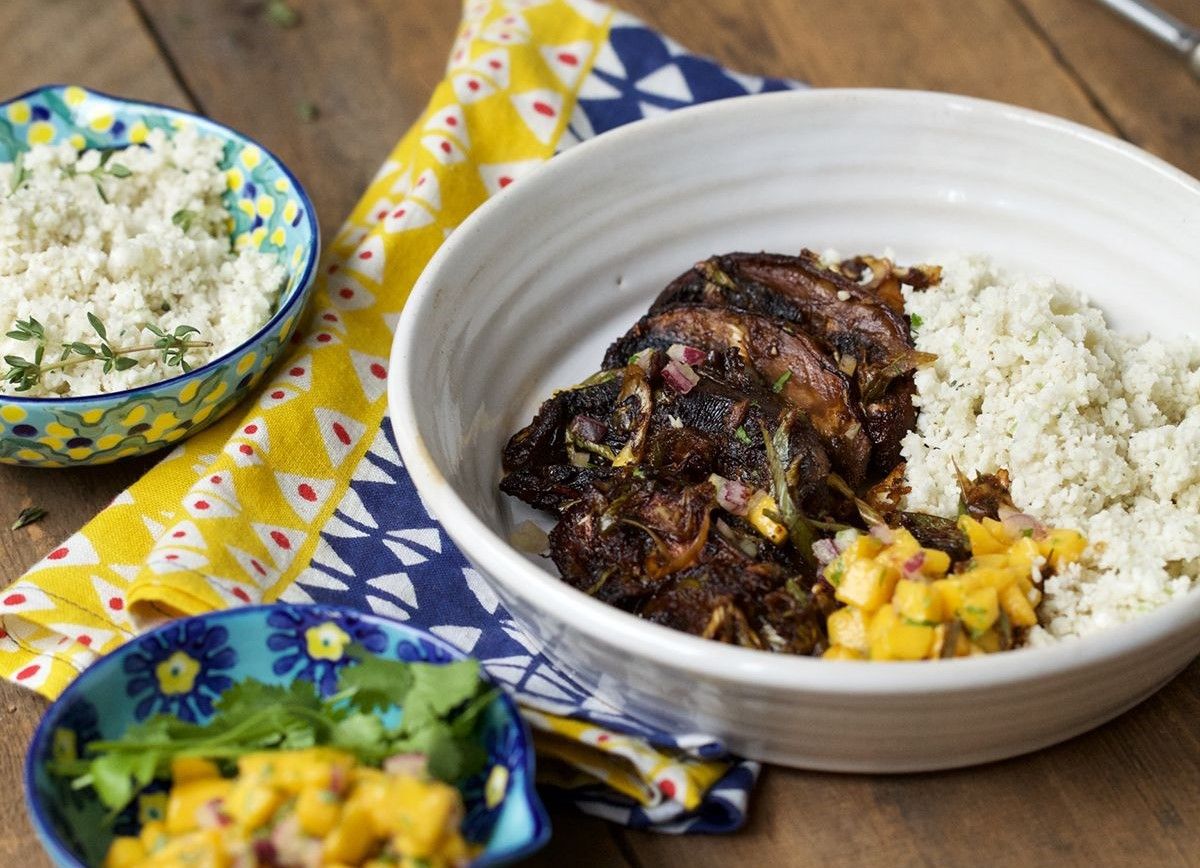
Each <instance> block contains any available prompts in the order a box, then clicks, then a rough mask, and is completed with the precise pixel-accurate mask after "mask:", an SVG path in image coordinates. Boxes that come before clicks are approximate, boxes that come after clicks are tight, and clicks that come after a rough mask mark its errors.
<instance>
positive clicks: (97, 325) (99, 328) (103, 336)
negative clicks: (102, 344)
mask: <svg viewBox="0 0 1200 868" xmlns="http://www.w3.org/2000/svg"><path fill="white" fill-rule="evenodd" d="M87 319H88V322H89V323H91V324H92V330H93V331H94V332H95V333H96V334H98V335H100V340H102V341H106V340H108V329H106V328H105V327H104V323H103V322H101V321H100V317H98V316H96V315H95V314H94V313H92V312H91V311H90V310H89V311H88V314H87Z"/></svg>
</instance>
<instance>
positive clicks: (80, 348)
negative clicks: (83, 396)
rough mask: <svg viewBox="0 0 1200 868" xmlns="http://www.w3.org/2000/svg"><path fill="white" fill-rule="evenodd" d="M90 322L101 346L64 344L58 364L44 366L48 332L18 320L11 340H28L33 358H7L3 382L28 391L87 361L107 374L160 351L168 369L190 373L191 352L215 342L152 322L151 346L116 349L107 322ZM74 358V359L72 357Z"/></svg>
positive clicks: (185, 327) (187, 329) (90, 316)
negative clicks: (99, 365)
mask: <svg viewBox="0 0 1200 868" xmlns="http://www.w3.org/2000/svg"><path fill="white" fill-rule="evenodd" d="M87 318H88V322H89V323H91V326H92V330H93V331H95V332H96V334H97V336H98V337H99V338H100V342H99V343H98V344H88V343H84V342H82V341H74V342H72V343H67V344H63V346H62V353H61V355H60V356H59V359H58V361H57V362H52V363H50V364H45V363H44V362H43V358H44V356H45V353H46V332H45V328H44V327H43V326H42V324H41V323H40V322H38V321H37V320H36V319H34V318H33V317H30V318H29V319H27V320H17V321H16V322H15V323H13V327H12V330H11V331H9V332H8V333H7V334H8V337H10V338H12V339H13V340H15V341H29V342H32V343H33V344H34V345H35V346H34V351H33V358H32V359H27V358H25V357H24V356H17V355H7V356H5V357H4V361H5V362H6V363H7V364H8V370H7V371H5V372H4V380H6V381H7V382H10V383H15V384H16V391H18V392H27V391H29V390H30V389H32V388H33V387H34V386H36V385H37V384H38V383H39V382H41V379H42V377H43V376H44V375H45V374H46V373H47V372H49V371H54V370H62V369H64V368H69V367H71V366H73V365H79V364H83V363H84V362H102V363H103V365H104V373H106V374H107V373H109V372H110V371H114V370H116V371H127V370H129V369H130V368H132V367H135V366H136V365H137V363H138V361H137V359H135V358H132V356H134V355H136V354H139V353H148V352H155V351H157V352H159V353H161V354H162V360H163V364H165V365H166V366H167V367H169V368H182V369H183V370H184V371H190V370H191V369H192V366H191V365H189V364H188V362H187V360H186V359H185V358H184V356H185V354H186V353H187V351H188V350H192V349H199V348H202V347H211V346H212V341H205V340H195V339H193V336H194V335H198V334H200V330H199V329H198V328H196V327H195V326H190V325H181V326H176V327H175V330H174V331H172V332H166V331H163V330H162V329H161V328H159V327H158V326H156V325H154V324H153V323H143V324H142V328H143V329H145V330H146V331H149V332H150V333H151V334H153V335H154V336H155V338H156V340H154V341H153V342H152V343H143V344H135V345H132V346H114V345H113V344H112V343H111V342H110V341H109V339H108V330H107V329H106V328H105V326H104V323H103V322H102V321H101V320H100V318H99V317H98V316H96V315H95V314H94V313H91V312H90V311H89V312H88V315H87ZM72 356H74V357H75V358H72Z"/></svg>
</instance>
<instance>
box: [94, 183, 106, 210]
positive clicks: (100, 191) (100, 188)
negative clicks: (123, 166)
mask: <svg viewBox="0 0 1200 868" xmlns="http://www.w3.org/2000/svg"><path fill="white" fill-rule="evenodd" d="M96 194H97V195H99V197H100V201H101V202H103V203H104V204H105V205H107V204H108V194H106V193H105V192H104V187H103V186H102V185H101V184H100V181H99V179H97V180H96Z"/></svg>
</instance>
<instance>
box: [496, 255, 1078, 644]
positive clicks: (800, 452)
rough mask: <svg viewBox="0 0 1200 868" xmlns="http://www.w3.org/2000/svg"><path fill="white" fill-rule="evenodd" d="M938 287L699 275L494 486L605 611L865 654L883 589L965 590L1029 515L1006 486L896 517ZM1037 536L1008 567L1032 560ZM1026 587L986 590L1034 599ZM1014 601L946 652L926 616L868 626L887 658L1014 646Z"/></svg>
mask: <svg viewBox="0 0 1200 868" xmlns="http://www.w3.org/2000/svg"><path fill="white" fill-rule="evenodd" d="M939 276H940V273H939V270H938V269H936V268H927V267H919V268H913V269H907V270H903V269H898V268H896V267H895V266H893V265H892V263H891V262H889V261H888V260H885V259H877V258H872V257H857V258H855V259H850V260H846V261H844V262H841V263H839V264H836V265H827V264H824V263H822V262H821V260H820V259H819V258H818V257H817V256H816V255H815V254H813V253H812V252H810V251H807V250H805V251H803V252H802V253H801V254H800V255H799V256H784V255H777V254H768V253H731V254H727V255H724V256H715V257H712V258H710V259H707V260H705V261H703V262H700V263H698V264H697V265H696V266H694V267H693V268H692V269H690V270H689V271H687V272H686V273H684V274H683V275H681V276H680V277H678V278H676V279H675V280H674V281H672V282H671V283H670V284H669V285H668V286H667V287H666V288H665V289H664V290H663V292H662V293H661V294H660V295H659V296H658V298H657V300H656V301H655V302H654V304H653V305H652V306H651V308H650V310H649V312H648V313H647V314H646V316H644V317H642V319H641V320H639V321H638V322H637V323H636V324H635V325H634V326H633V327H632V328H631V329H630V330H629V331H628V332H627V333H626V334H625V335H623V336H622V337H620V338H619V339H617V340H616V341H615V342H614V343H613V344H612V345H611V346H610V347H609V349H608V351H607V352H606V354H605V356H604V359H603V363H602V364H603V367H602V370H601V371H600V372H599V373H597V374H595V375H593V376H592V377H590V378H589V379H588V380H586V381H584V382H583V383H580V384H579V385H578V386H575V387H573V388H569V389H565V390H562V391H560V392H558V393H556V394H555V395H553V396H552V397H551V398H549V399H548V400H547V401H545V402H544V403H543V404H542V406H541V407H540V408H539V410H538V412H537V414H536V416H535V417H534V419H533V420H532V422H531V423H530V424H529V425H527V426H526V427H525V428H523V429H522V430H521V431H519V432H517V433H516V434H515V435H514V436H513V437H512V438H511V439H510V440H509V442H508V444H507V445H506V447H505V449H504V453H503V466H504V478H503V479H502V481H501V483H500V488H501V490H502V491H504V492H506V493H508V494H510V495H513V496H515V497H518V498H520V499H521V500H523V501H525V502H526V503H529V504H530V505H532V506H534V507H536V508H538V509H542V510H546V511H548V512H550V513H552V514H554V515H555V516H557V517H558V523H557V524H556V526H555V527H554V529H553V530H552V531H551V533H550V535H549V538H548V550H549V556H550V558H551V559H552V560H553V561H554V563H555V565H556V566H557V567H558V570H559V572H560V574H561V575H562V577H563V579H564V580H565V581H566V582H568V583H569V584H571V585H573V586H574V587H576V588H578V589H580V590H581V591H583V592H585V593H587V594H590V595H592V596H595V597H597V598H598V599H600V600H603V601H604V602H606V603H609V604H611V605H614V606H617V607H619V608H622V609H624V610H626V611H628V612H632V613H634V614H637V615H639V616H640V617H643V618H645V619H647V620H650V621H654V622H656V623H660V624H664V625H666V626H670V627H673V628H675V629H679V630H683V631H686V632H689V633H693V634H695V635H698V636H702V637H705V638H709V639H715V640H719V641H724V642H729V643H733V644H738V645H743V646H746V647H750V648H757V649H766V650H772V651H778V652H785V653H794V654H825V655H826V656H854V655H856V654H857V655H859V656H863V655H864V654H865V651H863V650H861V649H862V648H865V645H863V646H861V648H860V646H859V645H854V646H853V647H852V646H851V644H847V643H851V639H849V638H847V637H849V636H851V635H852V634H853V635H855V636H858V639H855V640H854V641H855V642H857V641H859V640H861V642H862V643H865V642H866V629H867V628H866V625H865V622H862V619H863V618H865V617H866V615H865V614H864V613H870V612H873V611H875V609H878V608H879V606H880V601H879V600H877V599H875V597H877V596H878V594H879V593H880V591H879V588H881V587H883V586H885V585H889V583H890V587H891V588H900V587H903V586H904V583H905V582H909V581H913V582H916V581H917V579H918V578H919V579H920V581H921V582H922V583H924V584H928V583H930V582H933V581H935V580H941V581H944V582H950V583H951V584H953V585H954V587H956V588H957V587H958V585H957V584H955V583H961V582H960V580H959V579H958V578H952V577H953V576H957V575H958V574H959V573H960V572H963V571H966V572H967V573H971V571H972V570H974V569H975V566H976V565H977V558H976V557H975V556H976V555H978V554H979V552H980V550H979V548H978V546H979V545H981V544H984V541H982V537H980V535H979V529H980V528H983V527H984V526H985V524H986V523H987V522H992V523H993V524H995V525H996V526H998V527H1000V526H1004V527H1007V525H1009V524H1020V523H1022V522H1023V523H1024V525H1023V526H1024V527H1025V529H1028V526H1029V522H1032V521H1033V520H1032V519H1030V518H1029V517H1027V516H1019V514H1016V511H1015V509H1014V508H1013V507H1012V505H1011V500H1008V498H1007V491H1008V479H1007V477H1006V476H1005V475H1003V474H997V475H996V476H994V477H981V478H979V479H976V480H974V481H969V480H967V479H965V478H963V479H961V480H960V482H961V487H962V494H963V503H964V506H963V511H964V515H963V516H962V517H961V518H959V519H958V520H956V519H948V518H943V517H939V516H932V515H924V514H919V513H908V512H904V511H903V510H902V509H901V503H902V501H903V495H904V493H905V489H904V487H903V486H904V470H903V465H902V464H901V463H900V444H901V440H902V439H903V438H904V436H905V435H906V434H907V433H908V432H909V431H910V430H911V429H912V427H913V425H914V424H915V420H916V410H915V408H914V407H913V402H912V396H913V394H914V387H913V377H912V374H913V371H914V370H915V369H916V368H917V367H919V366H921V365H924V364H928V363H929V362H930V361H932V358H933V357H931V356H929V355H927V354H924V353H920V352H918V351H917V350H916V349H915V348H914V346H913V340H912V336H911V331H910V327H909V322H908V318H907V317H906V316H905V315H904V307H903V305H904V301H903V295H902V293H901V291H900V287H901V284H907V285H909V286H910V287H913V288H914V289H925V288H927V287H930V286H934V285H936V283H937V282H938V280H939ZM971 522H973V524H972V523H971ZM981 522H983V524H981ZM1033 526H1034V527H1036V528H1038V529H1039V530H1038V532H1039V533H1042V532H1044V531H1045V529H1044V528H1040V526H1038V525H1036V522H1035V523H1034V525H1033ZM1005 532H1007V531H1005ZM996 533H997V534H1000V535H1001V536H1002V535H1003V534H1002V533H1001V531H996ZM1055 533H1057V531H1056V532H1055ZM997 538H999V537H997ZM1039 544H1040V543H1039ZM1031 545H1033V543H1022V544H1019V545H1016V548H1019V549H1020V551H1021V552H1022V554H1020V555H1019V556H1018V555H1013V557H1015V558H1017V561H1018V562H1020V563H1024V562H1023V561H1020V558H1021V557H1027V558H1032V557H1033V555H1031V554H1029V552H1030V551H1031V549H1030V546H1031ZM1016 548H1014V551H1015V550H1016ZM1004 550H1005V551H1007V549H1004ZM1006 557H1007V556H1006ZM893 561H895V564H893V563H892V562H893ZM993 561H996V558H995V557H993V559H992V561H989V562H987V563H989V564H991V566H992V567H995V563H993ZM1030 562H1031V563H1032V561H1030ZM978 563H983V561H978ZM1006 563H1007V561H1006ZM856 564H857V565H856ZM931 570H932V571H933V572H931ZM938 570H940V572H938ZM843 573H848V574H849V577H848V578H847V579H846V581H845V582H843ZM885 575H886V576H888V577H890V578H888V579H886V580H884V579H881V578H880V577H881V576H885ZM971 575H974V573H971ZM997 575H999V574H997ZM1004 575H1007V574H1004ZM1014 576H1016V577H1015V578H1012V581H1010V582H1008V583H1007V584H1003V587H1002V590H1001V591H997V590H995V589H992V590H991V591H989V592H987V593H991V594H992V595H993V596H995V595H996V594H998V593H1001V592H1003V593H1005V594H1009V596H1010V597H1011V595H1012V594H1017V593H1024V591H1018V590H1013V588H1023V587H1024V586H1023V585H1019V584H1018V582H1017V578H1019V577H1020V576H1019V571H1018V572H1017V573H1014ZM871 577H874V578H871ZM938 577H942V578H941V579H939V578H938ZM1003 577H1004V576H1003V575H1002V576H1001V578H1003ZM964 581H965V580H964ZM994 582H995V583H1000V579H994ZM1010 586H1011V587H1010ZM964 587H965V586H964ZM1010 591H1011V594H1010ZM1035 592H1036V593H1037V594H1038V595H1040V588H1034V587H1033V586H1032V585H1031V586H1030V589H1029V596H1030V598H1031V599H1032V596H1033V595H1034V593H1035ZM897 593H898V594H899V593H900V592H899V591H897ZM905 593H910V592H909V591H907V590H906V591H905ZM964 593H965V592H964ZM971 593H974V590H972V591H971ZM987 593H984V596H985V597H986V596H987ZM889 594H890V591H889ZM856 595H858V596H856ZM989 599H990V598H989ZM970 601H971V606H972V609H971V611H972V612H974V611H975V609H977V608H978V606H977V605H976V603H978V602H979V601H978V600H976V598H975V597H974V596H972V597H971V598H970ZM1009 604H1011V605H1009V608H1011V609H1012V611H1013V613H1014V614H1013V615H1012V616H1011V617H1009V616H1008V615H1007V614H1005V619H1007V620H1005V619H999V618H997V619H993V621H989V622H987V624H986V626H985V627H981V625H982V624H983V623H984V622H983V621H981V620H979V619H976V621H973V622H971V623H970V624H968V623H967V620H964V619H969V618H971V617H974V616H973V615H962V617H961V618H960V617H959V616H958V614H955V613H953V612H952V613H951V615H950V616H948V620H946V621H945V622H944V623H939V624H938V625H937V630H938V631H940V633H938V636H939V637H940V638H939V639H938V640H937V642H936V643H935V640H934V638H932V637H933V633H932V632H930V631H933V630H934V622H933V621H932V620H931V621H928V622H922V623H921V624H920V625H918V627H919V629H917V631H916V633H913V630H910V629H909V628H910V626H911V625H910V624H909V623H908V621H907V620H906V621H902V622H896V623H894V624H893V623H890V622H889V624H886V625H883V626H882V627H881V628H880V630H879V631H876V633H877V634H878V636H877V638H878V642H879V643H882V644H881V647H883V649H884V650H883V652H881V653H883V654H884V656H890V657H904V656H905V655H907V656H909V657H912V656H953V655H955V654H961V653H975V651H976V650H978V649H979V648H981V647H983V646H984V645H987V646H988V648H985V649H984V650H999V649H1002V648H1005V647H1011V646H1012V645H1013V644H1014V643H1016V642H1019V641H1020V637H1021V630H1022V629H1024V627H1026V626H1028V624H1027V622H1028V613H1026V612H1025V610H1024V609H1021V608H1020V605H1019V601H1018V600H1017V599H1016V598H1015V597H1013V598H1012V599H1010V600H1009ZM899 605H900V604H899V603H896V606H899ZM964 605H965V604H964ZM997 605H998V604H997ZM1006 605H1008V604H1006ZM1031 605H1035V603H1032V602H1029V601H1027V602H1026V606H1027V607H1028V606H1031ZM872 606H874V607H875V608H872ZM886 608H887V609H888V611H889V612H892V611H893V607H892V606H891V605H889V606H887V607H886ZM985 608H986V606H985ZM955 611H957V610H955ZM1005 612H1006V613H1007V612H1008V609H1006V610H1005ZM910 614H913V613H910ZM916 614H920V613H916ZM926 614H927V615H929V613H926ZM851 617H853V618H857V619H858V620H857V621H855V624H854V629H855V630H858V633H854V631H853V630H849V627H848V626H847V625H848V622H849V620H850V619H851ZM929 617H930V618H933V615H929ZM906 618H907V616H906ZM910 620H911V619H910ZM860 622H861V623H860ZM914 623H915V622H914ZM972 625H973V626H972ZM860 628H861V629H860ZM976 628H979V629H976ZM848 630H849V632H848ZM906 631H907V632H906ZM921 631H925V632H921ZM918 633H919V634H920V635H919V636H918V638H916V639H914V638H913V636H916V635H917V634H918ZM859 634H861V636H860V635H859ZM910 634H911V635H910ZM872 635H873V636H875V635H876V634H872ZM872 641H875V640H874V639H873V640H872ZM905 643H907V644H905ZM922 643H924V644H922ZM935 645H936V648H935ZM991 646H995V647H994V648H993V647H991ZM872 649H874V646H872ZM935 650H936V653H934V651H935ZM917 652H919V653H917ZM872 656H875V655H874V652H873V650H872Z"/></svg>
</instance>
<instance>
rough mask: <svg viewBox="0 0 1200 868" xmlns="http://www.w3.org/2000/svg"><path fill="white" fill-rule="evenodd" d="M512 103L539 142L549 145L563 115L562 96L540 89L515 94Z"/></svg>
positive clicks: (546, 89)
mask: <svg viewBox="0 0 1200 868" xmlns="http://www.w3.org/2000/svg"><path fill="white" fill-rule="evenodd" d="M512 102H513V105H514V106H515V107H516V109H517V114H518V115H520V116H521V120H523V121H524V122H525V126H527V127H529V129H530V130H531V131H532V132H533V134H534V135H535V136H537V138H538V141H540V142H543V143H546V144H549V143H550V141H551V140H552V139H553V138H554V131H555V130H557V129H558V121H559V117H560V116H561V115H562V106H563V100H562V96H560V95H559V94H558V93H557V92H555V91H552V90H549V89H548V88H538V89H536V90H528V91H525V92H524V93H518V94H514V95H513V97H512Z"/></svg>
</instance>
